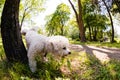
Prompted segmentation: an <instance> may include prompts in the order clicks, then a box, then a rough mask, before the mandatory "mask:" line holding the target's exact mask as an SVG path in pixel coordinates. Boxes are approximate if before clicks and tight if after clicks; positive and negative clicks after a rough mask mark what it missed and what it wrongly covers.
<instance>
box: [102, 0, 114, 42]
mask: <svg viewBox="0 0 120 80" xmlns="http://www.w3.org/2000/svg"><path fill="white" fill-rule="evenodd" d="M102 1H103V3H104V5H105V6H106V9H107V12H108V14H109V17H110V21H111V26H112V37H111V42H112V43H113V42H114V26H113V21H112V16H111V14H110V10H109V8H108V6H107V4H106V3H105V1H104V0H102Z"/></svg>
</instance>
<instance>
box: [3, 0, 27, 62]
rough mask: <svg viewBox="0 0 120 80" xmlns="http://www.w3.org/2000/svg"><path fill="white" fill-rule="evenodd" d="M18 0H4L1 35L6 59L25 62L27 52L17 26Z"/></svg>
mask: <svg viewBox="0 0 120 80" xmlns="http://www.w3.org/2000/svg"><path fill="white" fill-rule="evenodd" d="M19 4H20V0H6V1H5V4H4V8H3V12H2V17H1V35H2V42H3V47H4V50H5V54H6V57H7V59H8V61H10V62H13V61H20V62H24V63H27V62H28V60H27V52H26V49H25V47H24V44H23V42H22V37H21V33H20V26H19V19H18V17H19Z"/></svg>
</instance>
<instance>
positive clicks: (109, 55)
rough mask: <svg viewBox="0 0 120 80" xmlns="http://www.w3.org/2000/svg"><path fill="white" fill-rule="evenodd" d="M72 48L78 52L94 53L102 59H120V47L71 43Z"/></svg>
mask: <svg viewBox="0 0 120 80" xmlns="http://www.w3.org/2000/svg"><path fill="white" fill-rule="evenodd" d="M70 49H71V50H73V51H76V52H86V53H88V54H91V55H94V56H95V57H96V58H98V59H99V60H100V61H106V60H110V59H118V60H120V49H118V48H106V47H95V46H87V45H74V44H71V45H70Z"/></svg>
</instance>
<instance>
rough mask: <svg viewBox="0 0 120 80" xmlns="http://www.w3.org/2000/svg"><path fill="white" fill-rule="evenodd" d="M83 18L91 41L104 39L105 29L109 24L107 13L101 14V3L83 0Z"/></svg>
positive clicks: (87, 35) (88, 38) (87, 37)
mask: <svg viewBox="0 0 120 80" xmlns="http://www.w3.org/2000/svg"><path fill="white" fill-rule="evenodd" d="M96 3H97V2H96ZM83 19H84V24H85V32H86V39H87V40H90V41H98V40H100V39H102V38H103V35H104V30H105V29H106V28H107V27H106V26H107V25H108V24H107V20H108V19H107V17H106V16H105V15H102V14H101V11H100V8H99V5H95V4H93V3H92V2H91V1H90V0H85V1H84V2H83Z"/></svg>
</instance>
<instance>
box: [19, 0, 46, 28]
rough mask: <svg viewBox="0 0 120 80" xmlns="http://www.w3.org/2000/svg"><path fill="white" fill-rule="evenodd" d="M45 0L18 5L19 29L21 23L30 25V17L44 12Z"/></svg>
mask: <svg viewBox="0 0 120 80" xmlns="http://www.w3.org/2000/svg"><path fill="white" fill-rule="evenodd" d="M45 1H46V0H25V1H21V3H20V15H19V17H20V18H19V19H20V27H22V25H23V22H27V23H29V22H30V23H31V20H30V19H31V17H32V16H34V17H35V16H37V15H38V14H39V13H40V12H41V11H44V10H45V9H44V7H43V4H44V3H45Z"/></svg>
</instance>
